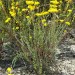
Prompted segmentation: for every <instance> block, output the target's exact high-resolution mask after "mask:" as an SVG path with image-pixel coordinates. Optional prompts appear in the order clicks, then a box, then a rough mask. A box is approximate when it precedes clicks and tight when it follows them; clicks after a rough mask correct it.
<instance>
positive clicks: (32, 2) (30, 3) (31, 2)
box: [26, 1, 34, 5]
mask: <svg viewBox="0 0 75 75" xmlns="http://www.w3.org/2000/svg"><path fill="white" fill-rule="evenodd" d="M26 4H27V5H33V4H34V1H26Z"/></svg>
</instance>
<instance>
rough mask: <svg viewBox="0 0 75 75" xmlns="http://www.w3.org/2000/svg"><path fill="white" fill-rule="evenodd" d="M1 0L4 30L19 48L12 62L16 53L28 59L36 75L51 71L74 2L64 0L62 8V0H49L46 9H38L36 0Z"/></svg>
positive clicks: (69, 23) (69, 20)
mask: <svg viewBox="0 0 75 75" xmlns="http://www.w3.org/2000/svg"><path fill="white" fill-rule="evenodd" d="M0 1H1V2H2V4H1V6H0V7H1V9H0V10H1V14H2V13H4V15H3V16H1V15H0V16H1V17H2V21H1V23H3V24H1V25H2V26H3V27H4V30H3V31H5V33H4V34H7V35H8V36H9V38H10V40H9V41H11V42H12V41H13V40H14V44H15V43H16V45H17V47H18V48H19V51H20V52H21V53H20V54H18V55H17V56H16V57H15V58H14V59H13V63H14V62H16V61H17V59H18V56H19V57H22V58H24V59H25V60H27V61H28V62H29V63H31V64H32V65H33V67H34V69H35V71H36V73H37V74H38V75H42V74H43V73H44V71H50V68H49V67H50V66H51V64H52V63H53V62H54V61H55V53H56V48H57V46H58V44H59V41H60V40H61V38H62V37H63V34H64V32H65V33H66V30H65V29H66V28H67V27H68V26H70V25H71V24H72V22H73V20H71V19H70V18H71V14H72V11H73V10H74V8H73V2H70V1H65V2H66V4H65V5H66V7H64V8H63V2H62V1H61V0H59V1H57V0H55V1H50V3H49V9H48V10H45V9H44V10H43V11H41V12H40V11H39V8H40V6H41V4H40V3H39V2H38V1H35V0H34V1H25V0H17V1H15V0H11V1H10V0H8V1H7V2H6V3H4V0H0ZM70 5H72V8H70ZM6 6H7V7H6ZM51 14H52V17H51V19H50V20H48V17H49V16H50V15H51ZM72 15H74V14H72ZM1 29H2V28H1ZM44 68H45V69H44Z"/></svg>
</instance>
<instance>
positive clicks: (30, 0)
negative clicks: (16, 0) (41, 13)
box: [26, 0, 40, 11]
mask: <svg viewBox="0 0 75 75" xmlns="http://www.w3.org/2000/svg"><path fill="white" fill-rule="evenodd" d="M26 4H27V5H28V9H29V10H30V11H32V10H35V8H36V6H37V5H39V4H40V3H39V2H38V1H33V0H26Z"/></svg>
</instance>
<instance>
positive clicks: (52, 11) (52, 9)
mask: <svg viewBox="0 0 75 75" xmlns="http://www.w3.org/2000/svg"><path fill="white" fill-rule="evenodd" d="M48 12H50V13H57V12H59V10H57V8H50V9H49V10H48Z"/></svg>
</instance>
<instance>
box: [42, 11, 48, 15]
mask: <svg viewBox="0 0 75 75" xmlns="http://www.w3.org/2000/svg"><path fill="white" fill-rule="evenodd" d="M41 14H42V15H47V14H49V12H48V11H43V12H41Z"/></svg>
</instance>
